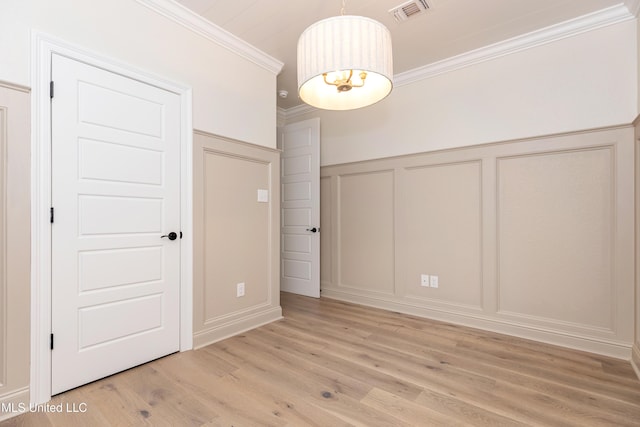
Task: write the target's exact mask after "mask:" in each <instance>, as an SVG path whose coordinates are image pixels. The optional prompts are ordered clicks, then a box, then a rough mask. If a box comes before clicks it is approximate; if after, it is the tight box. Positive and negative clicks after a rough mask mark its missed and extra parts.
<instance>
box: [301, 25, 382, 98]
mask: <svg viewBox="0 0 640 427" xmlns="http://www.w3.org/2000/svg"><path fill="white" fill-rule="evenodd" d="M392 87H393V57H392V52H391V34H390V33H389V30H388V29H387V28H386V27H385V26H384V25H382V24H381V23H379V22H378V21H375V20H373V19H370V18H365V17H362V16H350V15H346V16H336V17H333V18H328V19H324V20H322V21H318V22H316V23H314V24H312V25H311V26H309V27H308V28H307V29H306V30H304V32H303V33H302V35H301V36H300V39H299V40H298V93H299V95H300V98H301V99H302V100H303V101H304V102H306V103H307V104H309V105H311V106H314V107H317V108H322V109H326V110H353V109H356V108H361V107H366V106H367V105H371V104H374V103H376V102H378V101H380V100H381V99H383V98H385V97H386V96H387V95H388V94H389V93H390V92H391V89H392Z"/></svg>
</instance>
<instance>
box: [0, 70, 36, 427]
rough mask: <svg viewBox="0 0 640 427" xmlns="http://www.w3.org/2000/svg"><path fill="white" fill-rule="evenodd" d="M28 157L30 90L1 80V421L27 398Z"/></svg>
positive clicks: (28, 283)
mask: <svg viewBox="0 0 640 427" xmlns="http://www.w3.org/2000/svg"><path fill="white" fill-rule="evenodd" d="M30 161H31V159H30V140H29V90H28V89H26V88H23V87H19V86H13V85H11V84H5V83H2V82H0V403H1V404H2V408H5V409H3V410H2V411H0V420H2V419H5V418H8V417H10V416H13V415H16V414H15V413H13V412H11V410H10V409H11V408H18V405H19V404H28V402H29V360H30V353H29V337H30V322H29V317H30V310H29V307H30V305H29V303H30V300H29V298H30V292H29V289H30V274H29V271H30V263H29V260H30V251H31V248H30V244H29V242H30V238H29V236H30V233H29V226H30V214H29V209H30V205H29V203H30V167H29V164H30ZM12 405H13V406H12ZM7 408H9V410H7Z"/></svg>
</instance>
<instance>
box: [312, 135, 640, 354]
mask: <svg viewBox="0 0 640 427" xmlns="http://www.w3.org/2000/svg"><path fill="white" fill-rule="evenodd" d="M633 146H634V144H633V131H632V129H631V127H630V126H629V125H626V126H622V127H620V126H614V127H610V128H602V129H599V130H593V131H580V132H569V133H566V134H562V135H552V136H545V137H542V136H541V137H537V138H529V139H522V140H514V141H505V142H501V143H492V144H482V145H477V146H470V147H461V148H456V149H447V150H439V151H433V152H425V153H416V154H410V155H404V156H397V157H389V158H382V159H374V160H367V161H360V162H353V163H344V164H337V165H330V166H324V167H322V168H321V177H323V178H324V179H325V180H326V179H330V180H331V181H329V185H330V187H329V188H327V187H326V184H325V193H324V194H325V195H324V196H323V197H324V198H323V200H322V205H323V206H327V205H328V206H329V208H328V211H327V209H325V211H324V213H323V215H324V217H323V218H321V224H322V227H323V230H324V231H323V234H322V235H321V238H323V237H324V236H329V237H330V241H327V240H325V241H324V242H323V244H324V245H325V247H326V245H330V251H331V255H332V257H333V258H335V257H336V255H335V254H337V262H334V261H335V259H333V258H332V259H331V260H330V261H331V262H330V264H329V265H327V264H326V262H327V258H326V257H325V258H324V259H325V261H324V262H323V261H322V260H321V264H322V265H321V271H322V272H323V277H322V278H321V283H322V295H323V296H324V297H328V298H336V299H341V300H345V301H350V302H354V303H358V304H365V305H370V306H375V307H378V308H383V309H387V310H392V311H400V312H404V313H407V314H412V315H418V316H423V317H427V318H433V319H437V320H443V321H447V322H453V323H458V324H463V325H466V326H471V327H478V328H483V329H487V330H491V331H494V332H501V333H506V334H511V335H516V336H520V337H523V338H528V339H534V340H539V341H543V342H547V343H552V344H556V345H561V346H565V347H571V348H577V349H581V350H584V351H590V352H595V353H600V354H605V355H608V356H612V357H617V358H621V359H626V360H629V358H630V356H631V347H632V345H633V341H634V339H633V337H634V325H633V318H634V289H633V288H634V280H633V274H634V257H635V250H634V248H633V239H632V238H629V236H632V235H633V229H634V206H633V199H634V198H633V196H632V193H633V191H634V186H633V182H634V173H633V171H634V165H633V157H634V156H633ZM605 151H606V152H607V153H608V152H610V153H609V155H608V156H605V155H604V154H606V153H605ZM586 152H588V153H591V154H594V153H597V154H598V156H596V157H593V156H592V157H590V158H589V159H587V160H585V158H584V157H585V156H584V153H586ZM614 153H615V154H614ZM549 154H553V155H554V156H556V155H558V156H560V157H557V158H556V157H554V158H553V159H552V160H553V161H554V163H553V164H554V165H558V162H560V161H562V162H564V164H565V166H567V167H559V168H558V170H559V171H560V172H558V175H557V176H556V175H551V176H552V178H550V179H547V180H545V179H540V178H538V176H539V175H538V174H537V173H536V171H537V170H539V169H540V163H539V162H537V163H535V164H533V165H530V167H529V168H528V169H522V168H519V167H518V165H515V166H512V169H511V172H513V171H515V172H517V173H516V174H515V175H514V174H513V173H511V174H509V175H504V176H503V178H500V174H499V173H498V172H499V170H498V168H497V167H496V164H497V162H498V160H500V159H509V161H514V159H515V160H519V159H521V158H525V159H533V160H536V161H538V160H539V159H542V158H543V157H542V156H547V155H549ZM600 154H602V156H601V155H600ZM478 158H481V159H482V167H481V171H482V173H481V175H480V176H479V177H478V178H475V179H477V181H478V182H477V183H478V185H480V189H481V201H480V205H481V207H480V209H482V211H481V219H480V221H479V224H478V226H479V227H480V228H479V231H480V233H481V234H480V235H481V236H482V239H481V242H480V243H479V245H480V251H479V253H476V252H474V253H471V254H469V255H468V256H463V259H464V260H465V261H464V262H465V263H476V262H480V263H481V264H480V265H481V266H482V273H481V274H482V278H481V283H480V284H479V285H478V284H472V283H471V282H470V281H469V280H466V278H465V279H463V280H461V279H460V277H459V276H458V273H459V272H458V269H459V265H458V263H459V262H460V251H459V248H456V246H455V245H462V246H463V247H471V246H470V245H475V244H478V243H475V242H473V239H469V241H467V240H465V239H468V236H472V233H474V230H475V227H476V226H475V225H474V224H475V222H469V221H468V220H466V217H462V214H463V213H466V212H471V211H470V210H469V209H470V208H469V206H470V203H468V202H470V201H471V200H472V199H471V198H472V197H474V194H473V193H472V192H467V193H465V192H464V191H462V192H461V191H454V193H455V194H456V195H457V196H458V197H463V199H458V202H454V201H453V199H452V204H451V207H447V206H445V208H444V210H442V209H443V204H442V203H441V202H438V200H442V195H441V194H440V193H439V192H438V190H437V186H436V187H434V188H435V189H429V188H428V187H427V186H418V187H419V188H420V189H421V192H420V193H419V194H415V195H412V193H411V192H410V191H409V188H410V186H413V188H415V187H416V184H415V183H412V181H411V180H409V179H408V175H407V174H406V172H405V171H407V170H416V168H420V169H422V168H424V167H425V166H429V167H432V166H435V167H438V169H441V168H442V166H441V165H449V164H455V163H460V162H469V161H475V160H477V159H478ZM608 158H610V160H607V159H608ZM593 164H595V165H598V166H602V167H601V168H600V169H599V172H598V173H600V174H601V175H603V176H605V177H607V178H608V179H607V181H609V182H610V183H611V185H612V187H611V194H608V195H607V194H604V193H602V194H604V195H603V196H602V197H601V198H600V199H598V198H594V197H591V195H587V194H586V192H585V193H583V195H582V196H581V197H579V198H576V199H575V200H574V201H573V202H572V203H575V206H583V205H584V201H585V200H589V201H590V200H597V202H594V203H596V205H597V207H599V208H603V209H604V208H606V207H607V206H609V208H610V214H603V215H602V216H601V217H593V218H590V219H584V221H583V222H581V223H576V227H578V226H579V227H580V228H579V229H578V228H570V230H574V231H576V233H578V232H579V234H578V235H579V236H590V235H589V234H585V233H584V229H592V228H591V224H592V223H593V224H595V225H594V226H596V227H600V228H598V230H599V231H602V236H601V237H593V236H590V237H589V238H588V239H586V240H585V239H582V238H581V237H575V238H573V237H571V236H570V237H571V238H568V240H567V241H566V243H567V245H569V246H566V247H567V248H585V252H584V254H582V255H584V256H585V257H586V256H589V257H590V258H589V259H590V260H591V261H589V262H590V263H591V264H590V265H594V263H600V261H602V262H601V264H602V266H601V268H600V269H599V270H598V271H597V272H596V273H597V274H600V276H601V277H602V280H600V279H597V280H596V279H593V280H589V281H586V282H585V281H583V280H581V279H582V277H581V274H582V272H583V269H582V267H583V266H582V263H584V262H585V261H584V260H582V258H580V259H578V258H574V259H572V258H567V259H562V261H561V262H554V263H549V265H546V263H547V261H549V259H548V256H547V255H545V254H546V253H547V249H546V248H545V247H544V245H545V244H546V243H547V242H554V241H555V240H554V239H555V237H554V236H556V235H557V233H556V231H558V230H569V229H567V228H566V227H565V224H566V223H567V221H571V218H570V215H567V212H568V211H571V210H572V209H573V208H572V206H573V205H572V206H566V207H565V209H564V210H558V213H557V214H556V213H551V214H550V215H551V217H548V218H546V221H547V222H544V221H542V222H540V224H538V228H542V229H543V230H542V232H540V233H538V234H536V239H538V240H535V241H534V240H532V241H531V242H532V243H531V245H528V246H526V248H525V250H526V251H528V253H530V254H531V256H529V257H516V258H513V257H511V258H509V257H507V256H505V254H507V253H509V252H508V251H507V250H505V251H499V250H498V248H499V247H501V246H502V245H504V240H501V239H500V237H499V236H500V235H499V234H498V231H499V230H501V229H502V230H508V229H509V228H508V227H511V229H513V228H514V227H516V228H517V227H519V224H520V223H522V222H523V221H528V216H527V212H529V211H531V209H529V206H528V205H527V203H532V202H531V201H530V198H527V197H526V194H538V193H539V194H545V195H546V194H547V193H548V191H546V190H545V189H549V188H556V187H557V188H560V190H558V191H559V192H558V193H552V196H550V197H548V198H542V199H540V200H538V201H536V203H540V206H547V205H550V204H551V203H553V201H554V200H556V199H557V198H563V197H564V196H563V195H565V194H568V192H570V191H572V189H573V186H572V185H571V183H574V182H578V183H579V185H581V186H583V188H586V190H588V191H594V195H597V194H600V193H598V191H599V190H597V189H595V188H594V189H593V190H591V187H590V186H588V184H587V183H585V181H584V180H576V179H574V178H575V177H584V176H585V175H588V174H590V173H591V172H590V171H592V170H593V168H591V166H592V165H593ZM389 169H393V170H395V171H396V173H397V180H396V182H395V184H394V185H395V186H396V187H395V188H396V192H395V195H394V196H393V197H390V196H389V195H385V193H382V192H379V191H377V187H379V186H376V183H372V182H364V181H363V182H359V183H357V184H358V187H357V188H350V189H349V193H348V194H346V197H351V195H352V194H357V193H362V194H375V195H376V197H375V198H374V202H372V206H369V205H367V211H368V212H370V211H376V210H388V207H389V205H390V204H392V205H393V212H394V216H395V218H396V219H395V223H394V236H395V237H394V240H393V242H391V243H386V247H392V248H393V255H392V256H390V257H387V258H385V256H386V255H385V254H384V253H383V254H382V256H380V255H378V256H377V257H376V254H373V255H372V256H373V258H372V259H374V261H372V262H374V263H375V264H376V265H382V264H385V263H389V262H392V263H393V269H394V271H395V274H396V276H395V277H396V290H397V291H396V293H395V294H394V295H387V294H384V293H381V292H379V290H380V289H379V288H378V287H377V286H373V285H368V283H370V281H369V280H368V276H367V274H368V271H367V269H368V267H366V266H364V267H362V265H363V264H362V263H359V264H358V263H357V262H356V263H354V259H355V258H354V255H353V254H358V253H359V252H366V251H368V250H369V248H370V246H371V243H370V242H368V241H367V242H366V243H364V244H363V243H362V242H364V241H365V240H366V239H363V238H362V236H363V235H364V233H355V232H354V231H353V230H354V229H353V227H349V228H348V230H349V234H345V233H343V232H342V228H343V227H342V225H341V224H340V220H339V219H340V218H341V217H348V218H350V224H348V225H349V226H350V225H351V224H353V223H357V221H358V220H362V221H364V216H363V214H362V213H361V212H359V211H358V209H354V208H353V203H351V204H344V203H342V199H343V197H345V194H344V191H345V189H344V188H343V186H342V185H336V184H339V180H340V177H344V176H347V175H348V176H353V175H363V174H367V173H369V174H371V173H375V172H383V171H387V170H389ZM444 170H445V169H442V171H444ZM463 172H464V171H462V170H456V171H453V170H452V171H451V173H450V174H449V175H447V176H446V177H443V178H442V179H446V180H447V182H448V186H449V187H448V188H449V191H452V190H451V188H460V189H463V190H464V189H470V188H472V187H471V185H475V181H469V177H468V176H467V175H465V174H464V173H463ZM507 172H508V171H507ZM442 173H443V172H442ZM506 178H509V179H510V183H511V184H512V185H511V187H510V192H508V193H504V192H501V190H500V188H501V187H500V186H498V180H499V179H506ZM431 179H432V180H433V177H431ZM598 179H599V178H598ZM437 181H439V180H436V182H437ZM325 182H326V181H325ZM334 182H335V184H334ZM505 182H506V181H505ZM603 182H604V181H603ZM522 183H524V184H529V185H528V186H526V185H525V187H524V188H525V189H527V191H529V193H526V194H525V196H523V197H520V193H519V192H518V189H519V188H522V187H521V184H522ZM565 184H570V185H565ZM455 186H457V187H455ZM585 186H587V187H585ZM603 186H605V187H607V186H609V184H607V183H604V184H603ZM505 188H506V187H505ZM327 190H328V191H327ZM522 191H524V190H522ZM545 197H546V196H545ZM614 197H615V200H616V201H617V202H616V203H615V204H614V205H610V203H612V202H613V200H614ZM411 200H412V201H415V203H408V202H409V201H411ZM425 200H426V201H428V203H431V204H432V205H431V206H429V205H428V203H425V202H424V201H425ZM506 201H509V202H510V204H506V203H505V202H506ZM500 206H507V208H506V209H511V212H513V214H512V215H511V216H510V217H508V218H507V217H504V216H502V215H501V214H500V212H501V211H500ZM584 206H586V205H584ZM514 207H515V208H517V209H514ZM438 209H441V211H438ZM541 209H542V208H541ZM429 210H432V211H433V212H434V215H437V216H436V217H435V218H436V221H440V222H441V224H445V223H447V222H449V221H451V219H449V215H450V216H451V217H452V218H458V219H459V218H465V219H464V221H461V224H465V225H469V224H471V225H473V226H472V227H469V228H464V227H463V228H460V234H459V235H456V236H455V237H454V238H451V236H452V235H453V234H452V231H451V230H447V231H446V232H445V233H442V235H439V234H438V233H437V232H436V233H434V232H433V230H428V229H425V228H422V227H421V221H424V222H429V220H428V219H427V216H426V214H423V215H417V216H411V215H408V214H407V213H408V212H416V211H418V212H427V211H429ZM554 212H555V211H554ZM334 219H337V221H334ZM367 220H368V218H367ZM548 224H550V225H551V226H547V225H548ZM614 224H615V227H614V226H613V225H614ZM374 226H375V229H376V230H378V232H380V231H383V228H385V227H389V226H388V225H384V224H383V225H382V226H379V225H378V224H374ZM572 227H573V225H572ZM455 232H456V233H457V232H458V230H456V231H455ZM545 233H546V234H545ZM601 240H604V241H605V244H604V246H607V249H606V251H608V252H607V253H609V254H613V255H611V256H612V258H611V260H609V258H608V256H607V255H606V254H603V253H601V252H600V250H599V249H594V250H592V251H587V249H586V248H592V249H593V248H601V247H603V245H601V244H600V241H601ZM450 242H455V243H454V245H453V246H452V245H450ZM536 242H537V243H536ZM606 242H610V244H607V243H606ZM536 245H537V246H536ZM512 246H513V245H512ZM567 250H568V251H569V252H572V253H576V251H574V250H573V249H567ZM412 253H419V254H420V255H421V256H420V257H417V258H415V259H412V258H411V257H410V256H408V254H412ZM452 254H456V255H455V256H453V255H452ZM555 254H557V252H556V253H554V257H555V258H554V260H558V259H559V258H558V257H557V255H555ZM343 260H346V261H343ZM344 262H348V263H349V265H350V268H351V269H352V272H351V274H350V277H355V279H354V280H357V281H358V283H360V284H365V285H366V286H357V287H354V286H349V285H350V284H351V282H352V280H351V279H350V281H349V283H345V278H344V276H343V275H342V274H341V273H340V269H341V264H342V263H344ZM323 263H324V264H323ZM606 263H608V264H606ZM605 264H606V265H605ZM354 265H355V267H354ZM540 267H544V268H542V269H541V268H540ZM354 268H355V269H356V270H353V269H354ZM539 271H542V272H541V274H543V276H541V277H555V278H559V279H558V280H560V282H561V283H562V284H563V285H562V286H555V287H554V286H549V287H548V288H543V290H544V292H543V293H542V294H540V290H537V289H538V288H532V287H530V286H524V287H523V286H522V284H521V283H522V280H520V279H521V278H523V277H533V275H532V274H531V273H532V272H534V273H535V272H539ZM505 272H506V273H508V274H506V273H505ZM420 273H424V274H437V275H438V276H440V286H439V289H435V290H433V289H432V290H425V289H424V288H422V287H420V283H419V278H420ZM562 275H564V276H563V277H560V276H562ZM501 276H502V277H501ZM577 284H579V285H577ZM474 286H478V287H479V288H480V289H481V298H482V305H481V306H474V307H470V306H469V301H468V295H469V293H468V292H469V291H472V290H473V289H476V288H475V287H474ZM579 294H580V295H587V297H585V298H582V299H580V298H576V296H577V295H579ZM592 295H596V298H591V296H592ZM600 295H611V297H610V298H609V299H607V300H606V301H605V300H599V299H598V298H597V296H600ZM545 298H546V299H547V300H548V301H550V300H553V301H554V302H560V303H556V304H547V303H545ZM566 301H572V302H575V303H576V309H575V310H574V311H569V310H564V309H563V306H566V304H565V302H566ZM594 301H598V302H597V303H595V302H594ZM472 304H473V303H472ZM609 316H610V317H609ZM637 345H638V344H637V343H636V346H637Z"/></svg>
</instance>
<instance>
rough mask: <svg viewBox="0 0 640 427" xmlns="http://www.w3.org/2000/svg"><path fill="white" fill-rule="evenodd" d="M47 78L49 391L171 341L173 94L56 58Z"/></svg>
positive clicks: (175, 307) (176, 189) (176, 185)
mask: <svg viewBox="0 0 640 427" xmlns="http://www.w3.org/2000/svg"><path fill="white" fill-rule="evenodd" d="M52 80H53V81H54V84H55V91H54V92H55V93H54V98H53V99H52V108H51V111H52V113H51V114H52V118H51V119H52V146H51V149H52V189H51V194H52V206H53V209H54V211H53V213H54V218H53V223H52V225H51V233H52V234H51V238H52V260H51V262H52V265H51V268H52V290H51V291H52V300H51V303H52V307H51V309H52V319H51V323H52V333H53V339H54V348H53V350H52V354H51V364H52V366H51V368H52V369H51V371H52V374H51V385H52V387H51V389H52V394H57V393H60V392H62V391H65V390H68V389H70V388H74V387H77V386H79V385H82V384H86V383H88V382H91V381H94V380H96V379H99V378H102V377H105V376H108V375H111V374H113V373H115V372H119V371H122V370H124V369H128V368H130V367H133V366H136V365H139V364H141V363H144V362H147V361H150V360H153V359H156V358H158V357H161V356H164V355H166V354H169V353H173V352H176V351H178V349H179V339H180V337H179V326H180V325H179V314H180V312H179V310H180V308H179V303H180V293H179V289H180V244H179V238H180V236H179V234H180V228H179V227H180V139H179V138H180V136H179V135H180V99H179V96H178V95H177V94H174V93H171V92H168V91H166V90H162V89H159V88H157V87H154V86H150V85H148V84H145V83H142V82H139V81H136V80H133V79H130V78H127V77H123V76H121V75H118V74H114V73H111V72H108V71H105V70H102V69H100V68H96V67H93V66H90V65H86V64H83V63H81V62H77V61H74V60H71V59H68V58H65V57H63V56H59V55H56V54H54V55H53V56H52ZM169 232H176V233H177V235H178V236H177V239H175V240H169V238H168V237H164V238H162V237H161V236H163V235H167V234H168V233H169ZM171 237H173V236H171Z"/></svg>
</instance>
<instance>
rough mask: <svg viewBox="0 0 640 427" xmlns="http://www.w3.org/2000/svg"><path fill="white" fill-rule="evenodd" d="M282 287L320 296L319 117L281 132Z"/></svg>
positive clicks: (312, 295) (303, 293)
mask: <svg viewBox="0 0 640 427" xmlns="http://www.w3.org/2000/svg"><path fill="white" fill-rule="evenodd" d="M281 148H282V156H281V161H282V164H281V168H280V171H281V172H280V173H281V177H280V183H281V185H282V193H281V194H282V215H281V218H282V219H281V221H282V242H281V248H282V254H281V262H282V265H281V268H280V271H281V275H282V277H281V280H280V287H281V289H282V290H283V291H286V292H293V293H296V294H300V295H306V296H310V297H315V298H318V297H319V296H320V119H311V120H305V121H302V122H298V123H293V124H290V125H287V126H285V127H284V129H283V131H282V134H281Z"/></svg>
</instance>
